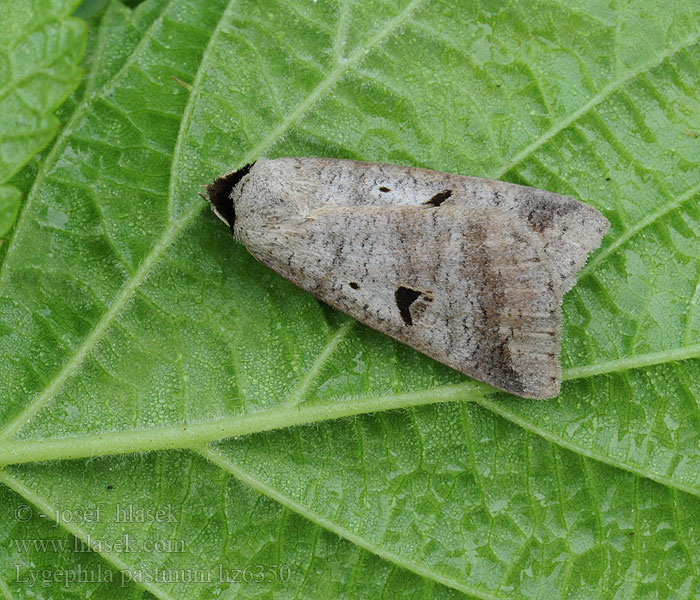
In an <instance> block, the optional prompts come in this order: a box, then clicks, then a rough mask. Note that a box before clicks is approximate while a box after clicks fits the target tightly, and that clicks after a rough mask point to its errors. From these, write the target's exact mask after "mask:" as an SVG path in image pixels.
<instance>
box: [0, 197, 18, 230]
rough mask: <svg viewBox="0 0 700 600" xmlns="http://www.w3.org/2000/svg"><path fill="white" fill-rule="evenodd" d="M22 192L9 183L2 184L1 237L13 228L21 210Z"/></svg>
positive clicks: (0, 205)
mask: <svg viewBox="0 0 700 600" xmlns="http://www.w3.org/2000/svg"><path fill="white" fill-rule="evenodd" d="M21 197H22V194H20V192H19V190H18V189H16V188H13V187H12V186H9V185H0V238H1V237H3V236H4V235H5V234H6V233H7V232H8V231H9V230H10V229H11V228H12V225H13V224H14V222H15V218H16V217H17V212H18V211H19V204H20V199H21Z"/></svg>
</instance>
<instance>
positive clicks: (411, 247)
mask: <svg viewBox="0 0 700 600" xmlns="http://www.w3.org/2000/svg"><path fill="white" fill-rule="evenodd" d="M207 192H208V200H209V202H210V203H211V205H212V208H213V210H214V212H215V213H216V214H217V215H218V216H219V218H221V220H222V221H224V222H225V223H226V224H228V225H229V226H230V228H231V230H232V232H233V235H234V237H235V238H236V239H237V240H238V241H240V242H241V243H243V244H244V245H245V246H246V247H247V248H248V250H249V251H250V252H251V253H252V254H253V256H255V257H256V258H257V259H258V260H259V261H260V262H262V263H263V264H265V265H267V266H268V267H270V268H271V269H273V270H274V271H276V272H277V273H279V274H280V275H282V276H283V277H285V278H287V279H289V280H290V281H291V282H292V283H294V284H296V285H298V286H299V287H301V288H302V289H304V290H306V291H307V292H310V293H311V294H313V295H314V296H315V297H316V298H318V299H319V300H322V301H323V302H326V303H327V304H330V305H331V306H333V307H335V308H337V309H339V310H341V311H343V312H344V313H347V314H348V315H350V316H352V317H353V318H355V319H357V320H359V321H361V322H362V323H365V324H366V325H369V326H370V327H373V328H374V329H377V330H379V331H381V332H383V333H385V334H387V335H390V336H391V337H393V338H395V339H397V340H399V341H400V342H403V343H404V344H408V345H409V346H411V347H413V348H415V349H416V350H418V351H420V352H422V353H423V354H426V355H428V356H430V357H432V358H434V359H436V360H438V361H440V362H442V363H445V364H446V365H449V366H450V367H452V368H454V369H456V370H457V371H460V372H462V373H465V374H466V375H469V376H471V377H474V378H476V379H479V380H480V381H484V382H486V383H488V384H490V385H492V386H494V387H496V388H498V389H501V390H505V391H506V392H510V393H512V394H517V395H519V396H523V397H526V398H551V397H554V396H556V395H557V394H558V393H559V388H560V385H561V366H560V364H559V353H560V348H559V344H560V334H561V320H562V313H561V303H562V297H563V295H564V294H565V293H566V292H567V291H568V290H569V289H570V288H571V287H572V286H573V285H574V283H575V277H576V273H577V272H578V270H579V269H580V268H581V267H582V266H583V265H584V264H585V262H586V260H587V258H588V254H589V253H590V252H591V251H592V250H594V249H595V248H597V247H598V246H599V244H600V241H601V239H602V238H603V235H604V234H605V232H606V231H607V229H608V227H609V223H608V221H607V220H606V219H605V217H604V216H603V215H602V214H601V213H600V212H598V211H597V210H596V209H595V208H593V207H591V206H588V205H587V204H584V203H582V202H579V201H577V200H574V199H573V198H568V197H565V196H560V195H558V194H554V193H551V192H546V191H542V190H538V189H534V188H530V187H525V186H521V185H516V184H513V183H505V182H502V181H493V180H489V179H480V178H476V177H466V176H463V175H454V174H451V173H441V172H438V171H431V170H428V169H420V168H415V167H402V166H396V165H385V164H377V163H367V162H357V161H351V160H336V159H327V158H278V159H275V160H267V159H262V158H261V159H259V160H258V161H256V162H255V163H253V164H252V165H248V166H246V167H244V168H242V169H239V170H237V171H234V172H231V173H228V174H225V175H222V176H221V177H219V178H218V179H217V180H216V181H214V182H213V183H212V184H210V185H208V186H207Z"/></svg>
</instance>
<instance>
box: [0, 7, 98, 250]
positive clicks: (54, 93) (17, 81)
mask: <svg viewBox="0 0 700 600" xmlns="http://www.w3.org/2000/svg"><path fill="white" fill-rule="evenodd" d="M76 4H77V1H76V0H63V1H50V0H34V1H32V2H23V3H22V4H21V6H20V5H18V4H17V3H13V2H10V1H9V0H1V1H0V14H2V15H3V26H2V28H0V184H2V183H5V182H7V181H8V180H9V179H10V178H11V177H12V175H14V174H15V173H16V172H17V171H19V169H21V168H22V166H24V165H25V164H26V163H27V162H28V161H29V160H30V159H31V158H32V156H34V155H35V154H36V153H37V152H39V151H40V150H41V149H42V148H44V147H45V146H46V145H47V144H48V143H49V142H50V141H51V139H52V138H53V137H54V135H55V134H56V131H57V130H58V127H59V120H58V119H57V118H56V116H55V115H54V114H53V113H54V111H55V110H56V109H57V108H58V107H59V106H60V105H61V103H62V102H63V101H64V100H65V99H66V97H67V96H68V95H69V94H70V93H71V92H72V91H73V90H74V89H75V87H76V86H77V85H78V83H79V82H80V79H81V76H82V72H81V69H80V58H81V56H82V54H83V51H84V49H85V38H86V31H85V24H84V23H83V22H82V21H81V20H80V19H75V18H70V17H69V16H68V15H70V12H71V10H72V9H73V8H74V7H75V5H76ZM1 189H2V192H0V237H1V236H4V235H5V234H6V233H7V232H8V231H9V229H10V228H11V227H12V225H13V223H14V219H15V216H16V214H17V211H18V209H19V191H18V190H16V189H13V188H12V187H9V186H2V188H1Z"/></svg>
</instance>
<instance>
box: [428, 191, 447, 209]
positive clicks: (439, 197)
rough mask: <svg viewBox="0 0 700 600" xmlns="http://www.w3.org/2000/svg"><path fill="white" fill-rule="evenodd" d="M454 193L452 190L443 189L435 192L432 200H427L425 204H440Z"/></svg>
mask: <svg viewBox="0 0 700 600" xmlns="http://www.w3.org/2000/svg"><path fill="white" fill-rule="evenodd" d="M451 195H452V190H442V191H441V192H438V193H437V194H435V195H434V196H433V197H432V198H431V199H430V200H426V201H425V202H423V204H426V205H429V206H440V205H441V204H442V203H443V202H444V201H445V200H447V199H448V198H449V197H450V196H451Z"/></svg>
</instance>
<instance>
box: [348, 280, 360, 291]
mask: <svg viewBox="0 0 700 600" xmlns="http://www.w3.org/2000/svg"><path fill="white" fill-rule="evenodd" d="M348 285H349V286H350V287H351V288H352V289H353V290H359V289H360V286H359V284H358V283H357V282H355V281H351V282H350V283H348Z"/></svg>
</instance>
